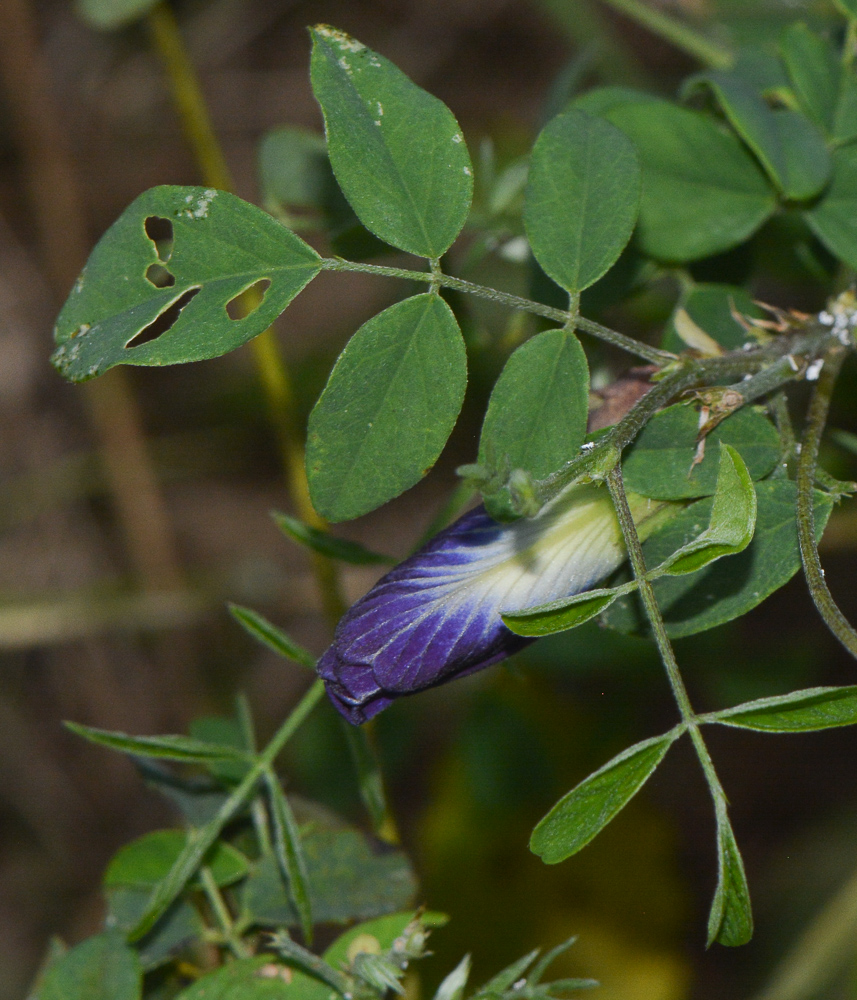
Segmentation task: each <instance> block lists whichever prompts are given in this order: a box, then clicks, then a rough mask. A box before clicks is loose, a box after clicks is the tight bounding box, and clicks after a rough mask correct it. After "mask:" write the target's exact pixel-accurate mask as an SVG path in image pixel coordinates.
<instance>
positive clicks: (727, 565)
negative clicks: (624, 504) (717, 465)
mask: <svg viewBox="0 0 857 1000" xmlns="http://www.w3.org/2000/svg"><path fill="white" fill-rule="evenodd" d="M756 497H757V503H758V508H757V515H756V531H755V534H754V537H753V541H752V542H751V543H750V544H749V545H748V547H747V548H746V550H745V551H744V552H742V553H741V554H740V555H736V556H733V557H731V558H730V559H728V560H725V561H722V562H719V563H715V564H714V565H713V566H709V567H707V568H706V569H704V570H703V571H702V572H701V573H699V574H694V575H693V576H684V577H663V578H661V579H659V580H656V581H655V583H654V585H653V586H654V588H655V596H656V597H657V599H658V605H659V606H660V608H661V611H662V613H663V616H664V621H665V623H666V627H667V632H668V633H669V634H670V635H671V636H673V637H675V638H678V637H679V636H684V635H694V634H695V633H697V632H703V631H705V630H706V629H709V628H714V626H715V625H722V624H723V623H724V622H728V621H732V619H733V618H737V617H739V616H740V615H743V614H746V613H747V612H748V611H750V610H751V609H752V608H755V607H756V606H757V605H758V604H761V602H762V601H764V600H765V598H767V597H769V596H770V595H771V594H773V593H774V591H775V590H778V589H779V588H780V587H782V586H783V585H784V584H786V583H788V581H789V580H790V579H791V578H792V577H793V576H794V575H795V573H797V571H798V569H800V551H799V549H798V540H797V529H796V527H795V500H796V492H795V486H794V483H790V482H788V481H786V480H770V481H768V482H763V483H758V484H757V485H756ZM711 506H712V501H711V500H709V499H706V500H700V501H698V502H697V503H694V504H691V505H690V506H689V507H688V508H687V509H686V510H684V511H682V513H681V514H679V515H678V516H677V517H676V518H674V519H673V520H672V521H670V523H669V524H667V525H666V527H664V528H663V529H662V530H660V531H658V532H656V533H655V534H653V535H652V537H651V538H649V539H648V541H647V542H645V544H644V545H643V553H644V555H645V558H646V564H647V565H649V566H657V565H660V563H662V562H664V561H665V560H666V559H668V558H669V557H670V556H671V555H672V554H673V553H674V552H675V551H676V550H677V549H678V548H679V547H680V546H682V545H686V544H687V543H688V542H689V541H691V540H693V539H694V538H696V537H697V536H698V535H699V532H700V530H701V529H702V527H703V525H704V524H706V523H707V522H708V521H709V520H710V516H711ZM832 506H833V505H832V503H831V501H830V499H829V498H828V497H826V496H825V495H824V494H821V493H816V499H815V526H816V537H817V538H820V537H821V533H822V531H823V530H824V526H825V524H826V523H827V518H828V517H829V516H830V511H831V510H832ZM604 621H605V623H606V624H607V625H609V626H610V627H611V628H615V629H618V630H619V631H620V632H638V631H641V630H645V628H646V625H645V616H644V615H643V613H642V610H641V609H640V607H639V605H638V603H637V598H636V597H634V596H631V597H620V598H619V600H617V601H616V603H615V604H613V606H612V607H611V608H609V609H608V610H607V612H606V613H605V616H604Z"/></svg>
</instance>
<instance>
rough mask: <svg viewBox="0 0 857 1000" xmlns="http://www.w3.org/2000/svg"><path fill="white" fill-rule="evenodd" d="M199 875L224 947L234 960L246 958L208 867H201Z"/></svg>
mask: <svg viewBox="0 0 857 1000" xmlns="http://www.w3.org/2000/svg"><path fill="white" fill-rule="evenodd" d="M199 875H200V880H201V881H202V888H203V891H204V892H205V898H206V899H207V900H208V903H209V905H210V906H211V909H212V912H213V913H214V916H215V918H216V919H217V923H218V924H219V925H220V931H221V933H222V935H223V940H224V942H225V944H226V946H227V947H228V948H229V950H230V951H231V952H232V954H233V955H234V956H235V957H236V958H248V957H249V955H250V952H249V950H248V949H247V948H246V946H245V945H244V942H243V941H242V940H241V938H240V937H239V936H238V935H237V934H236V933H235V925H234V923H233V922H232V915H231V914H230V912H229V907H227V905H226V901H225V900H224V898H223V895H222V894H221V892H220V889H219V888H218V885H217V882H216V881H215V880H214V876H213V875H212V874H211V869H210V868H209V867H208V865H203V866H202V868H201V869H200V871H199Z"/></svg>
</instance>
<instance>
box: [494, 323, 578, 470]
mask: <svg viewBox="0 0 857 1000" xmlns="http://www.w3.org/2000/svg"><path fill="white" fill-rule="evenodd" d="M588 412H589V367H588V365H587V363H586V355H585V354H584V352H583V348H582V347H581V346H580V341H579V340H578V339H577V337H575V336H574V334H573V333H571V332H569V331H568V330H546V331H545V332H544V333H540V334H538V335H537V336H535V337H533V338H532V339H531V340H528V341H527V342H526V343H525V344H523V345H522V346H521V347H519V348H518V349H517V350H516V351H515V352H514V354H512V356H511V357H510V358H509V360H508V361H507V362H506V365H505V367H504V368H503V371H502V373H501V375H500V377H499V378H498V379H497V382H496V384H495V385H494V389H493V391H492V393H491V398H490V400H489V402H488V409H487V411H486V413H485V419H484V421H483V423H482V434H481V436H480V438H479V458H478V461H479V462H480V463H482V464H483V465H486V466H489V467H490V466H492V465H497V464H499V465H501V466H505V467H508V468H509V469H523V470H524V471H525V472H528V473H530V475H532V476H533V477H534V478H536V479H544V478H545V477H546V476H549V475H550V474H551V473H552V472H555V471H556V470H557V469H559V468H560V467H561V466H562V465H564V464H565V463H566V462H567V461H569V459H571V458H573V457H574V456H575V455H576V454H577V452H578V450H579V448H580V446H581V445H582V444H583V441H584V438H585V437H586V420H587V416H588Z"/></svg>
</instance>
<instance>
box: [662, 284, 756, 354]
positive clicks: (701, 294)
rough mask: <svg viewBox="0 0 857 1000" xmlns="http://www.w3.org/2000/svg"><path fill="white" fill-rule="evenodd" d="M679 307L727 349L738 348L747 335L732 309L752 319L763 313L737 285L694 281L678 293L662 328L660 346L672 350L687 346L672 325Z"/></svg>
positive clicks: (748, 337)
mask: <svg viewBox="0 0 857 1000" xmlns="http://www.w3.org/2000/svg"><path fill="white" fill-rule="evenodd" d="M680 309H684V311H685V312H686V313H687V315H688V316H690V318H691V320H693V322H694V323H695V324H696V325H697V326H698V327H699V329H700V330H702V331H704V332H705V333H706V334H708V336H709V337H711V339H712V340H715V341H716V342H717V343H718V344H720V346H721V347H722V348H724V350H727V351H737V350H739V349H740V348H741V347H743V345H744V344H745V343H746V342H747V341H748V340H749V339H750V336H751V335H750V334H749V333H748V332H747V331H746V330H745V329H744V327H743V326H742V325H741V324H740V323H739V322H738V321H737V320H736V319H735V317H734V315H733V310H734V312H737V313H739V314H740V315H742V316H747V317H750V318H752V319H762V318H764V313H763V312H762V310H761V309H760V308H759V307H758V306H757V305H756V304H755V302H753V299H752V298H751V297H750V294H749V293H748V292H747V291H746V290H745V289H744V288H739V287H738V286H737V285H718V284H702V285H694V286H693V287H691V288H690V289H688V290H686V291H684V293H683V294H682V297H681V299H680V300H679V302H678V303H677V305H676V308H675V310H674V311H673V315H672V317H671V318H670V322H669V323H668V325H667V327H666V329H665V331H664V339H663V343H662V345H661V346H662V347H663V348H664V350H666V351H673V353H675V354H678V353H680V352H681V351H684V350H686V349H687V346H688V345H687V344H686V343H685V342H684V341H683V340H682V338H681V337H680V336H679V335H678V333H677V332H676V328H675V317H676V313H677V312H678V311H679V310H680Z"/></svg>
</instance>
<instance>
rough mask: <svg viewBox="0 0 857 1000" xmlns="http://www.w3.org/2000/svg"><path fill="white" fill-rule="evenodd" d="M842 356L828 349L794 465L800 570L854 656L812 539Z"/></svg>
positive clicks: (856, 641) (855, 635) (854, 642)
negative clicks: (821, 454) (821, 451)
mask: <svg viewBox="0 0 857 1000" xmlns="http://www.w3.org/2000/svg"><path fill="white" fill-rule="evenodd" d="M844 358H845V350H844V349H843V348H834V349H833V350H832V351H830V352H829V354H828V355H827V357H826V358H825V361H824V366H823V368H822V369H821V374H820V375H819V377H818V383H817V384H816V387H815V392H814V393H813V395H812V400H811V402H810V404H809V414H808V416H807V422H806V428H805V429H804V433H803V440H802V441H801V448H800V456H799V457H798V464H797V477H796V479H797V529H798V541H799V542H800V557H801V561H802V562H803V570H804V574H805V576H806V582H807V584H808V585H809V592H810V594H811V595H812V599H813V601H814V603H815V606H816V607H817V608H818V612H819V614H820V615H821V617H822V618H823V619H824V622H825V624H826V625H827V627H828V628H829V629H830V631H831V632H832V633H833V634H834V635H835V636H836V638H837V639H838V640H839V641H840V642H841V643H842V645H843V646H844V647H845V648H846V649H847V650H848V652H849V653H851V655H852V656H855V657H857V632H855V630H854V628H853V627H852V625H851V624H850V623H849V622H848V619H847V618H846V617H845V615H843V614H842V612H841V611H840V610H839V606H838V605H837V604H836V601H834V599H833V595H832V594H831V593H830V588H829V587H828V586H827V581H826V580H825V579H824V570H823V569H822V568H821V560H820V558H819V555H818V546H817V545H816V542H815V518H814V513H813V503H814V486H815V475H816V465H817V463H818V448H819V444H820V443H821V435H822V433H823V432H824V425H825V424H826V423H827V414H828V411H829V409H830V400H831V397H832V396H833V388H834V386H835V384H836V377H837V375H838V374H839V369H840V367H841V365H842V362H843V360H844Z"/></svg>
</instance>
